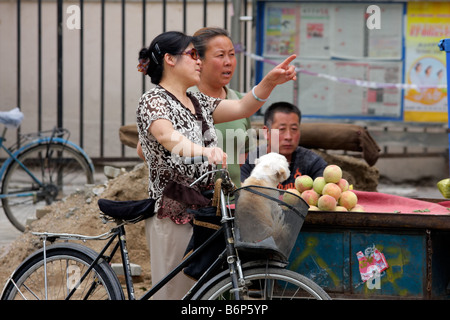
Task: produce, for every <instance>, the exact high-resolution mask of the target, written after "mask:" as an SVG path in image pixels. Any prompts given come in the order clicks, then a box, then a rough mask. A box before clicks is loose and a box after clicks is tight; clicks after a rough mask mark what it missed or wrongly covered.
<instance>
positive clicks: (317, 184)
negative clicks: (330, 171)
mask: <svg viewBox="0 0 450 320" xmlns="http://www.w3.org/2000/svg"><path fill="white" fill-rule="evenodd" d="M325 184H326V183H325V179H324V178H323V177H317V178H315V179H314V182H313V189H314V191H315V192H317V193H318V194H322V189H323V187H324V186H325Z"/></svg>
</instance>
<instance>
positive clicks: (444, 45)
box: [438, 39, 450, 171]
mask: <svg viewBox="0 0 450 320" xmlns="http://www.w3.org/2000/svg"><path fill="white" fill-rule="evenodd" d="M438 46H439V49H440V50H441V51H445V52H446V53H447V60H446V63H447V110H448V111H447V122H448V126H447V133H448V141H449V148H448V152H449V162H450V98H449V97H448V88H449V87H450V72H449V70H450V39H442V40H441V41H439V44H438ZM449 171H450V163H449Z"/></svg>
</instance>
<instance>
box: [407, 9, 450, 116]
mask: <svg viewBox="0 0 450 320" xmlns="http://www.w3.org/2000/svg"><path fill="white" fill-rule="evenodd" d="M444 38H450V3H448V2H410V3H408V7H407V26H406V34H405V41H406V48H405V51H406V57H405V83H406V84H409V85H410V86H415V87H408V88H407V89H406V90H405V93H404V120H405V121H420V122H447V109H448V108H447V103H448V101H447V87H446V86H445V84H446V83H447V78H446V64H445V59H446V57H445V52H441V51H439V48H438V43H439V41H440V40H441V39H444Z"/></svg>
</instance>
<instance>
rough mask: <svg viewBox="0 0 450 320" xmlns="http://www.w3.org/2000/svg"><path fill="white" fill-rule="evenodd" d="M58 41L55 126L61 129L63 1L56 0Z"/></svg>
mask: <svg viewBox="0 0 450 320" xmlns="http://www.w3.org/2000/svg"><path fill="white" fill-rule="evenodd" d="M57 10H58V13H57V17H58V27H57V28H58V35H57V36H58V41H57V59H58V60H57V64H58V70H57V81H58V89H57V106H56V107H57V116H58V119H57V126H58V128H62V127H63V0H58V6H57Z"/></svg>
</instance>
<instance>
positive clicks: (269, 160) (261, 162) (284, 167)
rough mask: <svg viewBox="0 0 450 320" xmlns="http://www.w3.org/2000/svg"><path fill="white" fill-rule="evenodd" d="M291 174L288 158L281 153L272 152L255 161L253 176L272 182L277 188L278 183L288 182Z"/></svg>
mask: <svg viewBox="0 0 450 320" xmlns="http://www.w3.org/2000/svg"><path fill="white" fill-rule="evenodd" d="M290 174H291V172H290V170H289V163H288V162H287V160H286V157H285V156H283V155H281V154H279V153H276V152H271V153H268V154H265V155H263V156H261V157H259V158H258V159H256V160H255V168H254V169H253V171H252V173H251V176H252V177H255V178H257V179H264V180H268V181H271V182H272V183H273V185H274V186H276V185H278V183H280V182H283V181H284V180H286V179H287V178H288V177H289V175H290Z"/></svg>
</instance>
